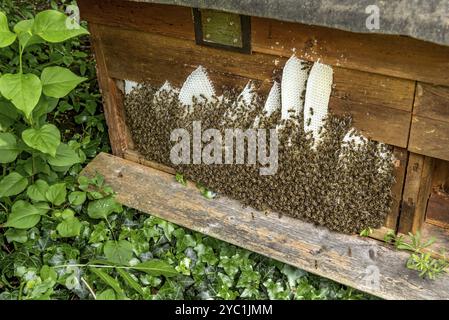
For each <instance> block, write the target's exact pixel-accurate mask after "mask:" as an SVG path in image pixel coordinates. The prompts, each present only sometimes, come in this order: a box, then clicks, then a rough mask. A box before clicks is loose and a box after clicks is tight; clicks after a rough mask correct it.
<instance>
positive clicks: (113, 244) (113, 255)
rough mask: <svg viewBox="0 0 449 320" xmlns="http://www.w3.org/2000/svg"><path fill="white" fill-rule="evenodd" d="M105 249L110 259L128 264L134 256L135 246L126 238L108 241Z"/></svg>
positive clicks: (105, 253)
mask: <svg viewBox="0 0 449 320" xmlns="http://www.w3.org/2000/svg"><path fill="white" fill-rule="evenodd" d="M103 251H104V255H105V256H106V259H108V261H111V262H112V263H116V264H120V265H127V264H128V263H129V260H131V259H132V257H133V246H132V244H131V243H130V242H129V241H126V240H118V241H114V240H109V241H106V243H105V244H104V247H103Z"/></svg>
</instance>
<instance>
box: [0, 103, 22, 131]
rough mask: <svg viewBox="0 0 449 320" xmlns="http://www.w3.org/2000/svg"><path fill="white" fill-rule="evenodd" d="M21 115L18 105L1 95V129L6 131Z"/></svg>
mask: <svg viewBox="0 0 449 320" xmlns="http://www.w3.org/2000/svg"><path fill="white" fill-rule="evenodd" d="M18 117H19V112H18V111H17V109H16V107H14V105H13V104H12V103H11V101H8V100H6V99H4V98H1V97H0V131H6V130H7V129H8V128H9V127H10V126H11V125H12V124H13V123H14V122H15V121H16V120H17V118H18Z"/></svg>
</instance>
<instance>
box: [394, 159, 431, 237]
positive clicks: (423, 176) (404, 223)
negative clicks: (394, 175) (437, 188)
mask: <svg viewBox="0 0 449 320" xmlns="http://www.w3.org/2000/svg"><path fill="white" fill-rule="evenodd" d="M433 161H434V159H432V158H430V157H426V156H422V155H419V154H414V153H410V156H409V159H408V164H407V172H406V176H405V185H404V191H403V194H402V198H403V201H402V206H401V215H400V221H399V232H400V233H404V234H407V233H408V232H412V233H416V231H418V230H420V229H421V226H422V224H423V222H424V219H425V216H426V210H427V201H428V199H429V196H430V190H431V185H432V170H433V163H434V162H433Z"/></svg>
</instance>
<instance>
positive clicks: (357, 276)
mask: <svg viewBox="0 0 449 320" xmlns="http://www.w3.org/2000/svg"><path fill="white" fill-rule="evenodd" d="M95 172H99V173H100V174H102V175H103V176H104V177H105V180H106V183H107V184H109V185H111V186H112V187H113V189H114V190H115V192H117V199H118V201H120V202H121V203H122V204H124V205H126V206H129V207H132V208H135V209H138V210H141V211H143V212H148V213H151V214H153V215H155V216H158V217H160V218H162V219H166V220H169V221H171V222H173V223H176V224H179V225H181V226H184V227H187V228H190V229H193V230H195V231H198V232H201V233H205V234H208V235H210V236H212V237H215V238H218V239H221V240H224V241H227V242H230V243H232V244H235V245H237V246H240V247H243V248H246V249H248V250H251V251H254V252H258V253H260V254H263V255H265V256H269V257H271V258H274V259H277V260H280V261H282V262H285V263H288V264H291V265H293V266H296V267H299V268H302V269H304V270H307V271H309V272H312V273H315V274H318V275H321V276H324V277H327V278H330V279H332V280H335V281H338V282H341V283H343V284H346V285H349V286H351V287H354V288H357V289H360V290H362V291H366V292H369V293H371V294H374V295H378V296H380V297H383V298H386V299H449V275H447V274H445V275H443V276H442V277H441V278H439V279H438V281H433V282H432V281H427V280H423V279H421V278H420V277H419V276H418V274H417V273H416V272H414V271H412V270H408V269H407V268H406V267H405V262H406V260H407V257H408V253H406V252H398V251H396V250H394V249H392V248H391V247H390V246H386V245H384V244H382V243H381V242H379V241H376V240H372V239H367V238H360V237H358V236H348V235H343V234H338V233H334V232H329V231H327V230H326V229H323V228H319V227H315V226H313V225H311V224H307V223H304V222H301V221H300V220H297V219H293V218H289V217H282V218H281V219H280V218H279V217H278V215H277V214H275V213H268V214H264V213H262V212H258V211H255V210H253V209H251V208H245V209H243V208H242V207H241V205H240V204H239V203H238V202H236V201H233V200H230V199H227V198H225V197H220V198H219V199H214V200H208V199H206V198H204V197H203V196H202V195H201V194H200V193H199V191H198V190H197V189H196V188H195V187H194V185H193V184H191V183H189V184H188V186H183V185H181V184H179V183H177V182H176V181H175V179H174V177H173V175H170V174H167V173H164V172H161V171H158V170H155V169H152V168H149V167H146V166H142V165H139V164H136V163H134V162H131V161H128V160H125V159H121V158H118V157H114V156H111V155H108V154H104V153H101V154H99V155H98V156H97V157H96V158H95V159H94V160H93V161H92V162H90V163H89V165H88V166H87V167H86V168H85V169H84V171H83V173H82V174H84V175H87V176H92V175H94V174H95ZM252 215H254V219H253V218H252ZM373 270H374V272H376V273H377V271H378V274H379V282H378V286H375V285H374V286H370V285H369V279H370V278H369V277H370V275H371V272H372V271H373Z"/></svg>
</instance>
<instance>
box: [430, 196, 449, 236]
mask: <svg viewBox="0 0 449 320" xmlns="http://www.w3.org/2000/svg"><path fill="white" fill-rule="evenodd" d="M426 222H427V223H430V224H433V225H436V226H439V227H442V228H447V229H449V194H448V193H446V192H432V193H431V195H430V198H429V203H428V205H427V214H426Z"/></svg>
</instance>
